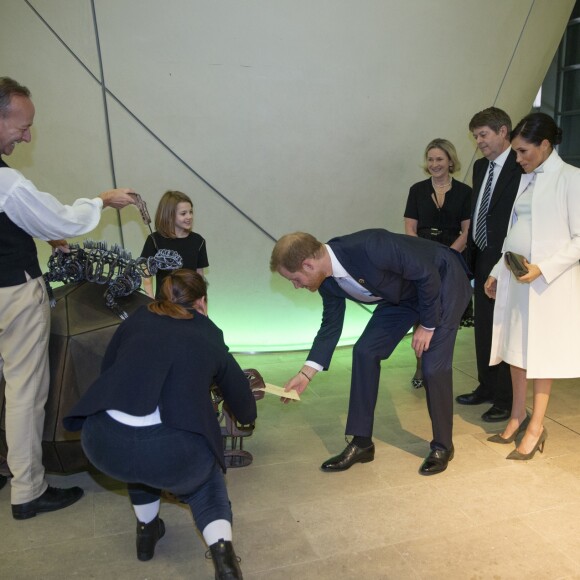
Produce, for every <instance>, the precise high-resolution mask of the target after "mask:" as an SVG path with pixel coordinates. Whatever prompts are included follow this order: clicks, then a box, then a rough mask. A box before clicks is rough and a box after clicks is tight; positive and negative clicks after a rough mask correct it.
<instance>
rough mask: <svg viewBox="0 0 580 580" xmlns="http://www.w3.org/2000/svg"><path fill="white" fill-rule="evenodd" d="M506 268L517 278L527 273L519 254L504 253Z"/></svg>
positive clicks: (522, 258)
mask: <svg viewBox="0 0 580 580" xmlns="http://www.w3.org/2000/svg"><path fill="white" fill-rule="evenodd" d="M504 259H505V264H506V266H507V267H508V268H509V269H510V270H511V271H512V272H513V274H514V275H515V276H516V277H517V278H519V277H520V276H524V275H525V274H527V273H528V269H527V268H526V266H525V265H524V257H523V256H522V255H521V254H515V253H514V252H506V253H505V254H504Z"/></svg>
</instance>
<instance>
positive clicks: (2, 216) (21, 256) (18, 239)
mask: <svg viewBox="0 0 580 580" xmlns="http://www.w3.org/2000/svg"><path fill="white" fill-rule="evenodd" d="M2 167H8V165H7V164H6V163H5V162H4V160H3V159H2V157H0V168H2ZM26 274H28V275H29V276H30V277H31V278H38V277H39V276H41V275H42V272H41V271H40V266H39V264H38V257H37V252H36V245H35V243H34V240H33V239H32V236H31V235H30V234H28V233H27V232H25V231H24V230H23V229H22V228H21V227H20V226H17V225H16V224H15V223H14V222H13V221H12V220H11V219H10V218H9V217H8V216H7V215H6V213H5V212H4V211H0V288H5V287H7V286H18V285H20V284H24V283H25V282H26Z"/></svg>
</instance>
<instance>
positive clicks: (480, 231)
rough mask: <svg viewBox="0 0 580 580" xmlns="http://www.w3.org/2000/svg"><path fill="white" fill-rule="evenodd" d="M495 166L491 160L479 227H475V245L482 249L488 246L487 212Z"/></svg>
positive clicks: (480, 208) (482, 198) (480, 206)
mask: <svg viewBox="0 0 580 580" xmlns="http://www.w3.org/2000/svg"><path fill="white" fill-rule="evenodd" d="M494 167H495V162H494V161H490V162H489V175H488V176H487V181H486V183H485V189H484V190H483V196H482V197H481V203H480V204H479V212H478V214H477V227H476V229H475V238H474V240H475V245H476V246H477V247H478V248H479V249H480V250H485V248H486V246H487V227H486V222H487V212H488V210H489V202H490V200H491V184H492V182H493V168H494Z"/></svg>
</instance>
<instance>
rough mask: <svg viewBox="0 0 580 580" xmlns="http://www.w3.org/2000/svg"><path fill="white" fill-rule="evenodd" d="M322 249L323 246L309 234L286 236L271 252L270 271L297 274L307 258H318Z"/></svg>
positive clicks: (299, 233) (301, 233)
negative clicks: (282, 270) (285, 271)
mask: <svg viewBox="0 0 580 580" xmlns="http://www.w3.org/2000/svg"><path fill="white" fill-rule="evenodd" d="M323 248H324V245H323V244H322V243H321V242H319V241H318V240H317V239H316V238H315V237H314V236H313V235H311V234H306V233H304V232H295V233H293V234H286V235H285V236H282V237H281V238H280V239H279V240H278V241H277V242H276V245H275V246H274V249H273V250H272V256H271V258H270V270H271V271H272V272H277V271H278V270H279V269H280V268H284V269H285V270H288V272H298V270H300V269H301V268H302V262H304V260H306V259H307V258H320V256H321V255H322V250H323Z"/></svg>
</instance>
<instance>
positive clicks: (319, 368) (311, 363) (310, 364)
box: [304, 360, 324, 371]
mask: <svg viewBox="0 0 580 580" xmlns="http://www.w3.org/2000/svg"><path fill="white" fill-rule="evenodd" d="M304 364H305V365H306V366H307V367H310V368H313V369H315V370H317V371H323V370H324V367H323V366H322V365H319V364H318V363H315V362H314V361H311V360H307V361H306V362H305V363H304Z"/></svg>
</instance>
